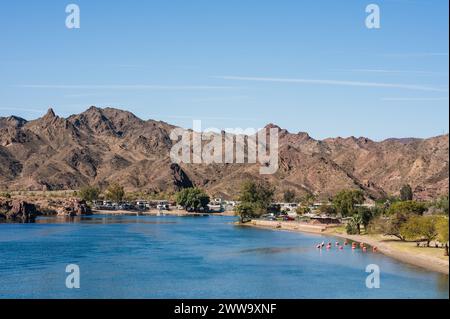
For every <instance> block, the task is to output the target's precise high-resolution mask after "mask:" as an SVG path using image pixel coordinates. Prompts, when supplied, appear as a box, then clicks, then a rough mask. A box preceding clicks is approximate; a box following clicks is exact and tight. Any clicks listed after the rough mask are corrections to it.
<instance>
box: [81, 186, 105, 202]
mask: <svg viewBox="0 0 450 319" xmlns="http://www.w3.org/2000/svg"><path fill="white" fill-rule="evenodd" d="M78 195H79V196H80V198H81V199H83V200H85V201H87V202H93V201H95V200H97V199H98V196H99V195H100V189H99V188H97V187H94V186H84V187H82V188H80V190H79V192H78Z"/></svg>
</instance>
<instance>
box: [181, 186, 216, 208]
mask: <svg viewBox="0 0 450 319" xmlns="http://www.w3.org/2000/svg"><path fill="white" fill-rule="evenodd" d="M175 200H176V202H177V204H178V205H181V206H183V207H184V208H186V209H187V210H188V211H195V212H199V211H202V210H207V209H208V204H209V196H208V195H207V194H206V193H205V192H204V191H203V190H201V189H200V188H198V187H192V188H185V189H183V190H181V191H179V192H178V193H177V194H176V195H175Z"/></svg>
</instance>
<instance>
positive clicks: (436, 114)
mask: <svg viewBox="0 0 450 319" xmlns="http://www.w3.org/2000/svg"><path fill="white" fill-rule="evenodd" d="M69 3H76V4H78V5H79V7H80V9H81V28H80V29H77V30H75V29H72V30H69V29H67V28H66V27H65V19H66V16H67V14H66V13H65V7H66V5H67V4H69ZM370 3H376V4H378V5H379V6H380V9H381V29H378V30H374V29H367V28H366V27H365V18H366V16H367V13H366V12H365V7H366V6H367V5H368V4H370ZM448 9H449V8H448V1H447V0H390V1H375V0H367V1H362V0H328V1H326V0H320V1H316V0H315V1H312V0H308V1H303V0H302V1H294V0H290V1H288V0H281V1H280V0H277V1H275V0H265V1H257V0H246V1H242V0H226V1H225V0H214V1H211V0H189V1H186V0H177V1H176V0H164V1H162V0H160V1H141V0H131V1H130V0H128V1H100V0H89V1H87V0H82V1H72V2H69V1H59V0H53V1H50V0H41V1H23V0H16V1H8V2H6V1H2V3H1V4H0V45H1V50H0V96H1V99H0V116H6V115H10V114H15V115H19V116H22V117H24V118H27V119H33V118H36V117H39V116H40V115H42V113H45V111H46V109H47V108H48V107H49V106H52V107H53V108H54V110H55V111H56V113H57V114H59V115H61V116H68V115H70V114H74V113H79V112H81V111H83V110H85V109H86V108H88V107H89V106H90V105H96V106H100V107H104V106H114V107H119V108H123V109H127V110H130V111H132V112H134V113H135V114H136V115H138V116H139V117H141V118H143V119H150V118H152V119H157V120H163V121H166V122H170V123H172V124H176V125H180V126H183V127H191V126H192V120H193V119H200V120H202V121H203V127H218V128H233V127H241V128H247V127H254V128H259V127H262V126H264V125H265V124H267V123H276V124H278V125H279V126H281V127H283V128H287V129H288V130H289V131H291V132H298V131H306V132H308V133H310V135H311V136H313V137H315V138H326V137H332V136H344V137H345V136H352V135H353V136H367V137H370V138H372V139H375V140H381V139H384V138H387V137H409V136H414V137H430V136H434V135H439V134H443V133H447V132H448V127H449V122H448V116H449V111H448V59H449V57H448V45H449V43H448V23H449V22H448Z"/></svg>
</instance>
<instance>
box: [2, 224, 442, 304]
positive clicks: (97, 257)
mask: <svg viewBox="0 0 450 319" xmlns="http://www.w3.org/2000/svg"><path fill="white" fill-rule="evenodd" d="M233 221H234V218H232V217H143V216H140V217H125V216H121V217H113V216H92V217H86V218H83V219H80V220H76V221H73V222H62V221H60V220H59V221H58V220H57V219H52V218H41V219H39V220H38V222H37V223H36V224H0V298H357V299H361V298H448V297H449V291H448V290H449V284H448V276H446V275H442V274H438V273H434V272H429V271H425V270H422V269H420V268H417V267H414V266H410V265H407V264H404V263H401V262H398V261H396V260H393V259H391V258H389V257H386V256H384V255H382V254H374V253H371V252H368V253H363V252H362V251H361V250H359V249H358V250H356V251H352V250H351V249H349V248H348V247H346V249H345V250H343V251H339V250H337V249H335V248H334V247H333V249H332V250H330V251H326V250H324V251H319V250H317V249H316V248H315V246H316V244H317V243H319V242H322V241H323V240H325V241H332V242H334V241H335V240H336V239H335V238H330V237H328V238H327V237H324V236H321V235H311V234H300V233H290V232H280V231H271V230H262V229H254V228H248V227H239V226H235V225H233V224H232V222H233ZM68 264H77V265H79V267H80V271H81V276H80V278H81V282H80V283H81V287H80V289H68V288H66V286H65V281H66V276H67V275H68V274H67V273H66V272H65V269H66V265H68ZM369 264H377V265H378V266H379V267H380V270H381V282H380V284H381V285H380V288H379V289H368V288H366V285H365V281H366V276H367V275H368V274H367V273H366V272H365V269H366V266H367V265H369Z"/></svg>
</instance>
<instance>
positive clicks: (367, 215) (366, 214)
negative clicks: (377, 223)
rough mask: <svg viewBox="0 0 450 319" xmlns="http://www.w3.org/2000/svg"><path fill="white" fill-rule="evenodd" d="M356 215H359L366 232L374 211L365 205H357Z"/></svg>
mask: <svg viewBox="0 0 450 319" xmlns="http://www.w3.org/2000/svg"><path fill="white" fill-rule="evenodd" d="M356 215H357V216H359V217H360V220H361V225H363V226H364V230H365V231H366V232H367V230H368V227H369V224H370V222H371V221H372V219H373V217H374V211H373V210H371V209H369V208H366V207H358V208H357V213H356Z"/></svg>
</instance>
